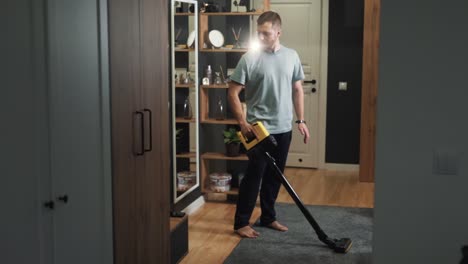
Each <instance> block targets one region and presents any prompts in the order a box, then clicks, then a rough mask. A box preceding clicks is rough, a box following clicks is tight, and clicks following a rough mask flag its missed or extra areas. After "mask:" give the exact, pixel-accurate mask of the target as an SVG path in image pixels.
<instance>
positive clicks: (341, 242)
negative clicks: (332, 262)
mask: <svg viewBox="0 0 468 264" xmlns="http://www.w3.org/2000/svg"><path fill="white" fill-rule="evenodd" d="M333 244H334V245H333V246H330V247H331V248H333V250H334V251H335V252H337V253H347V252H348V251H349V249H350V248H351V246H352V245H353V241H351V239H349V238H341V239H334V243H333Z"/></svg>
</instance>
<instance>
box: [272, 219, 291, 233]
mask: <svg viewBox="0 0 468 264" xmlns="http://www.w3.org/2000/svg"><path fill="white" fill-rule="evenodd" d="M268 227H269V228H273V229H275V230H278V231H281V232H285V231H288V227H287V226H284V225H282V224H280V223H279V222H278V221H274V222H272V223H271V224H269V225H268Z"/></svg>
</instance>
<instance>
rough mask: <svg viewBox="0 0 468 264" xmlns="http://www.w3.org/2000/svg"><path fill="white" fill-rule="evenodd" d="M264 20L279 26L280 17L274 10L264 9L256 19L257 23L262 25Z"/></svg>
mask: <svg viewBox="0 0 468 264" xmlns="http://www.w3.org/2000/svg"><path fill="white" fill-rule="evenodd" d="M266 22H271V25H272V26H278V27H280V28H281V17H280V15H279V14H278V13H276V12H273V11H266V12H264V13H263V14H261V15H260V16H259V17H258V19H257V25H263V24H264V23H266Z"/></svg>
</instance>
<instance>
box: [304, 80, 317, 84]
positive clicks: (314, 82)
mask: <svg viewBox="0 0 468 264" xmlns="http://www.w3.org/2000/svg"><path fill="white" fill-rule="evenodd" d="M304 83H311V84H316V83H317V81H316V80H315V79H314V80H311V81H304Z"/></svg>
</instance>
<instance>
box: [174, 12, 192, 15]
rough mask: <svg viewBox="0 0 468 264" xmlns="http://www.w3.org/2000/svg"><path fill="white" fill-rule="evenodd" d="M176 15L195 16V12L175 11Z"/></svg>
mask: <svg viewBox="0 0 468 264" xmlns="http://www.w3.org/2000/svg"><path fill="white" fill-rule="evenodd" d="M174 15H175V16H193V15H194V13H188V12H183V13H174Z"/></svg>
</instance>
